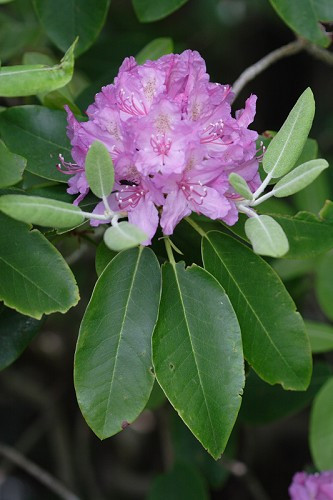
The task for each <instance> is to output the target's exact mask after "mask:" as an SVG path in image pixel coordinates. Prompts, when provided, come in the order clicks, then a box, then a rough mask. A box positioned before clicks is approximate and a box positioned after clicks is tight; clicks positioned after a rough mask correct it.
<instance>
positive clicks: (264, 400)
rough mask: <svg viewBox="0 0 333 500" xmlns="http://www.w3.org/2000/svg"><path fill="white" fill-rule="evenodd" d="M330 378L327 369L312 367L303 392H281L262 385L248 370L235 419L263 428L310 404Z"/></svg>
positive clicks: (275, 388)
mask: <svg viewBox="0 0 333 500" xmlns="http://www.w3.org/2000/svg"><path fill="white" fill-rule="evenodd" d="M331 375H332V372H331V369H330V368H329V365H327V364H326V363H315V364H314V366H313V374H312V378H311V383H310V385H309V387H308V389H307V390H306V391H284V390H283V389H282V387H280V386H277V385H275V386H271V385H268V384H266V383H265V382H263V381H262V380H261V379H260V378H259V377H258V376H257V375H256V374H255V372H254V371H253V370H251V371H250V373H249V374H248V376H247V377H246V384H245V390H244V396H243V402H242V407H241V411H240V414H239V418H240V419H241V420H242V421H244V422H246V423H247V424H252V425H263V424H267V423H269V422H274V421H275V420H279V419H281V418H283V417H287V416H290V415H293V414H295V413H297V412H299V411H300V410H302V409H303V408H305V407H306V406H308V405H309V404H310V403H311V401H312V400H313V398H314V397H315V395H316V394H317V392H318V391H319V389H320V388H321V387H322V385H323V384H324V383H325V382H326V380H327V379H328V378H329V377H330V376H331Z"/></svg>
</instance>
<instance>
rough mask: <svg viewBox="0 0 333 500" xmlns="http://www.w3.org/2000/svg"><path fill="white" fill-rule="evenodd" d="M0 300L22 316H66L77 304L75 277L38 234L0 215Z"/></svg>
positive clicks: (60, 257) (49, 244) (53, 249)
mask: <svg viewBox="0 0 333 500" xmlns="http://www.w3.org/2000/svg"><path fill="white" fill-rule="evenodd" d="M0 225H1V232H0V299H1V300H3V301H4V303H5V304H6V305H7V306H9V307H12V308H14V309H16V310H17V311H18V312H20V313H22V314H26V315H28V316H31V317H33V318H37V319H40V318H41V317H42V315H43V314H50V313H52V312H62V313H65V312H67V311H68V309H70V308H71V307H73V306H75V305H76V304H77V302H78V300H79V293H78V288H77V285H76V283H75V279H74V276H73V274H72V272H71V270H70V269H69V267H68V265H67V264H66V262H65V261H64V259H63V257H62V256H61V255H60V253H59V252H58V251H57V250H56V249H55V248H54V246H53V245H51V243H50V242H49V241H48V240H47V239H46V238H45V237H44V236H43V235H42V234H41V233H40V232H39V231H37V230H33V231H30V229H29V226H28V225H27V224H24V223H22V222H17V221H15V220H13V219H10V218H9V217H6V216H5V215H3V214H0Z"/></svg>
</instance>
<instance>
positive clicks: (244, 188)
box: [229, 172, 253, 200]
mask: <svg viewBox="0 0 333 500" xmlns="http://www.w3.org/2000/svg"><path fill="white" fill-rule="evenodd" d="M229 183H230V184H231V185H232V187H233V188H234V189H235V191H236V192H237V193H239V194H241V195H242V196H243V198H245V199H246V200H252V199H253V194H252V192H251V190H250V188H249V186H248V185H247V182H246V180H245V179H244V178H243V177H241V176H240V175H238V174H235V173H234V172H233V173H231V174H230V175H229Z"/></svg>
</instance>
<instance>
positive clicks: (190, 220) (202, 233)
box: [185, 217, 206, 236]
mask: <svg viewBox="0 0 333 500" xmlns="http://www.w3.org/2000/svg"><path fill="white" fill-rule="evenodd" d="M185 220H186V222H188V223H189V225H190V226H192V227H193V229H195V230H196V232H197V233H199V234H200V235H201V236H206V233H205V231H204V230H203V229H201V227H200V226H199V224H197V223H196V222H194V220H192V219H190V218H189V217H185Z"/></svg>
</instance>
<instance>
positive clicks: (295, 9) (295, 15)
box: [270, 0, 333, 47]
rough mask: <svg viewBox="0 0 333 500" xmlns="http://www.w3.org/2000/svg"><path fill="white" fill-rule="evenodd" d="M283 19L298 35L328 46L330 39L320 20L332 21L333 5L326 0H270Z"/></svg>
mask: <svg viewBox="0 0 333 500" xmlns="http://www.w3.org/2000/svg"><path fill="white" fill-rule="evenodd" d="M270 2H271V4H272V6H273V7H274V9H275V10H276V12H277V13H278V15H279V16H280V17H281V18H282V19H283V21H284V22H285V23H286V24H287V25H288V26H289V28H291V29H292V30H293V31H295V32H296V33H297V34H298V35H301V36H302V37H304V38H307V39H308V40H310V41H311V42H313V43H316V44H318V45H321V46H322V47H328V46H329V44H330V39H329V36H328V35H327V34H325V32H324V31H323V29H322V28H321V27H320V25H319V21H332V19H333V5H332V3H331V2H329V1H327V2H325V0H292V1H290V0H270Z"/></svg>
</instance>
